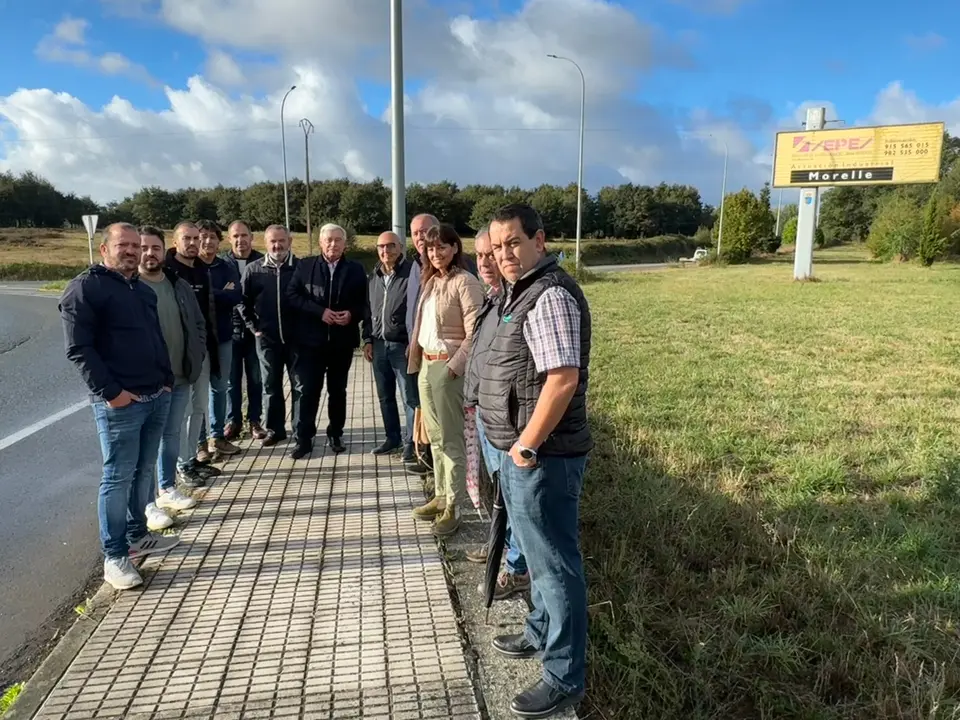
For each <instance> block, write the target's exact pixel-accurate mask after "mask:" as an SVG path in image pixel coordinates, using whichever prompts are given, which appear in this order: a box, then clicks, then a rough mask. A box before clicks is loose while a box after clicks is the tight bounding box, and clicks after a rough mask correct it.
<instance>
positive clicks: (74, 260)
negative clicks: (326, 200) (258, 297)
mask: <svg viewBox="0 0 960 720" xmlns="http://www.w3.org/2000/svg"><path fill="white" fill-rule="evenodd" d="M171 235H172V233H168V239H167V242H168V244H169V243H170V242H171ZM254 235H255V237H254V247H256V248H258V249H260V250H262V249H263V237H262V233H255V234H254ZM376 240H377V239H376V238H375V237H373V236H370V235H360V236H358V237H357V238H356V240H355V241H354V243H353V245H352V247H351V248H350V250H349V252H350V256H351V257H353V258H354V259H356V260H358V261H360V262H361V263H363V264H364V266H365V267H367V268H372V267H373V265H374V264H375V263H376V260H377V258H376ZM96 241H97V240H95V242H96ZM224 247H225V244H224ZM550 247H551V249H552V250H554V251H555V252H559V251H560V250H564V251H565V253H566V255H568V256H571V257H572V256H573V254H574V244H573V243H572V242H552V243H550ZM293 248H294V252H295V253H296V254H297V255H300V256H304V255H308V254H310V253H309V248H308V243H307V237H306V235H305V234H295V235H294V239H293ZM312 249H313V252H317V240H316V237H314V239H313V244H312ZM464 249H465V250H466V251H467V252H468V253H471V254H472V253H473V240H472V238H464ZM695 249H696V248H695V245H694V243H693V240H692V239H690V238H686V237H682V236H664V237H657V238H647V239H645V240H602V241H601V240H587V241H583V243H582V245H581V254H582V258H583V261H584V263H587V264H593V265H601V264H617V263H631V262H634V263H636V262H660V261H666V260H676V259H678V258H680V257H689V256H691V255H692V254H693V251H694V250H695ZM93 253H94V261H95V262H99V255H98V249H97V246H94V248H93ZM88 262H89V248H88V244H87V234H86V232H77V231H69V230H49V229H18V228H0V280H66V279H69V278H72V277H73V276H75V275H76V274H78V273H79V272H80V271H82V270H83V269H84V268H85V267H86V266H87V263H88Z"/></svg>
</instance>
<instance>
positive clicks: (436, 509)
mask: <svg viewBox="0 0 960 720" xmlns="http://www.w3.org/2000/svg"><path fill="white" fill-rule="evenodd" d="M446 504H447V502H446V500H445V499H443V498H438V497H435V498H434V499H433V500H431V501H430V502H428V503H427V504H426V505H421V506H420V507H415V508H414V509H413V519H414V520H420V521H421V522H433V521H434V519H436V517H437V516H438V515H440V514H441V513H442V512H443V511H444V507H446Z"/></svg>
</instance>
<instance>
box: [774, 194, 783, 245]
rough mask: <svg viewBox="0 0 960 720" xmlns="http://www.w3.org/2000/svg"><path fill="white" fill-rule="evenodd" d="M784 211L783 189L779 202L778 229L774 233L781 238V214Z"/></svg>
mask: <svg viewBox="0 0 960 720" xmlns="http://www.w3.org/2000/svg"><path fill="white" fill-rule="evenodd" d="M782 210H783V188H780V197H779V199H778V200H777V229H776V230H775V231H774V233H773V234H774V235H776V236H777V237H780V212H781V211H782Z"/></svg>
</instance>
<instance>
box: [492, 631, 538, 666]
mask: <svg viewBox="0 0 960 720" xmlns="http://www.w3.org/2000/svg"><path fill="white" fill-rule="evenodd" d="M493 649H494V650H496V651H497V652H498V653H500V654H501V655H503V656H504V657H508V658H513V659H515V660H522V659H524V658H532V657H533V656H534V655H536V654H537V648H535V647H534V646H533V645H531V644H530V641H529V640H527V638H526V637H524V636H523V635H497V637H495V638H494V639H493Z"/></svg>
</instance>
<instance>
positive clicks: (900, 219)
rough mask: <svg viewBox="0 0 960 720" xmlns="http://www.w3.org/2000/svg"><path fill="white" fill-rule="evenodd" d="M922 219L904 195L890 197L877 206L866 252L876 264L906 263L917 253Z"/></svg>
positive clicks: (891, 195)
mask: <svg viewBox="0 0 960 720" xmlns="http://www.w3.org/2000/svg"><path fill="white" fill-rule="evenodd" d="M922 229H923V217H922V215H921V213H920V209H919V208H918V207H917V206H916V204H915V203H914V202H913V201H912V200H911V199H910V198H908V197H906V196H905V195H902V194H900V193H892V194H890V195H889V196H887V197H886V198H884V200H883V202H882V203H881V204H880V207H879V209H878V210H877V215H876V217H875V218H874V220H873V224H872V225H871V226H870V234H869V235H867V249H868V250H869V251H870V254H871V255H873V257H875V258H877V259H879V260H884V261H888V260H893V259H894V258H898V259H901V260H909V259H911V258H912V257H913V256H914V255H916V252H917V245H918V243H919V241H920V234H921V232H922Z"/></svg>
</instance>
